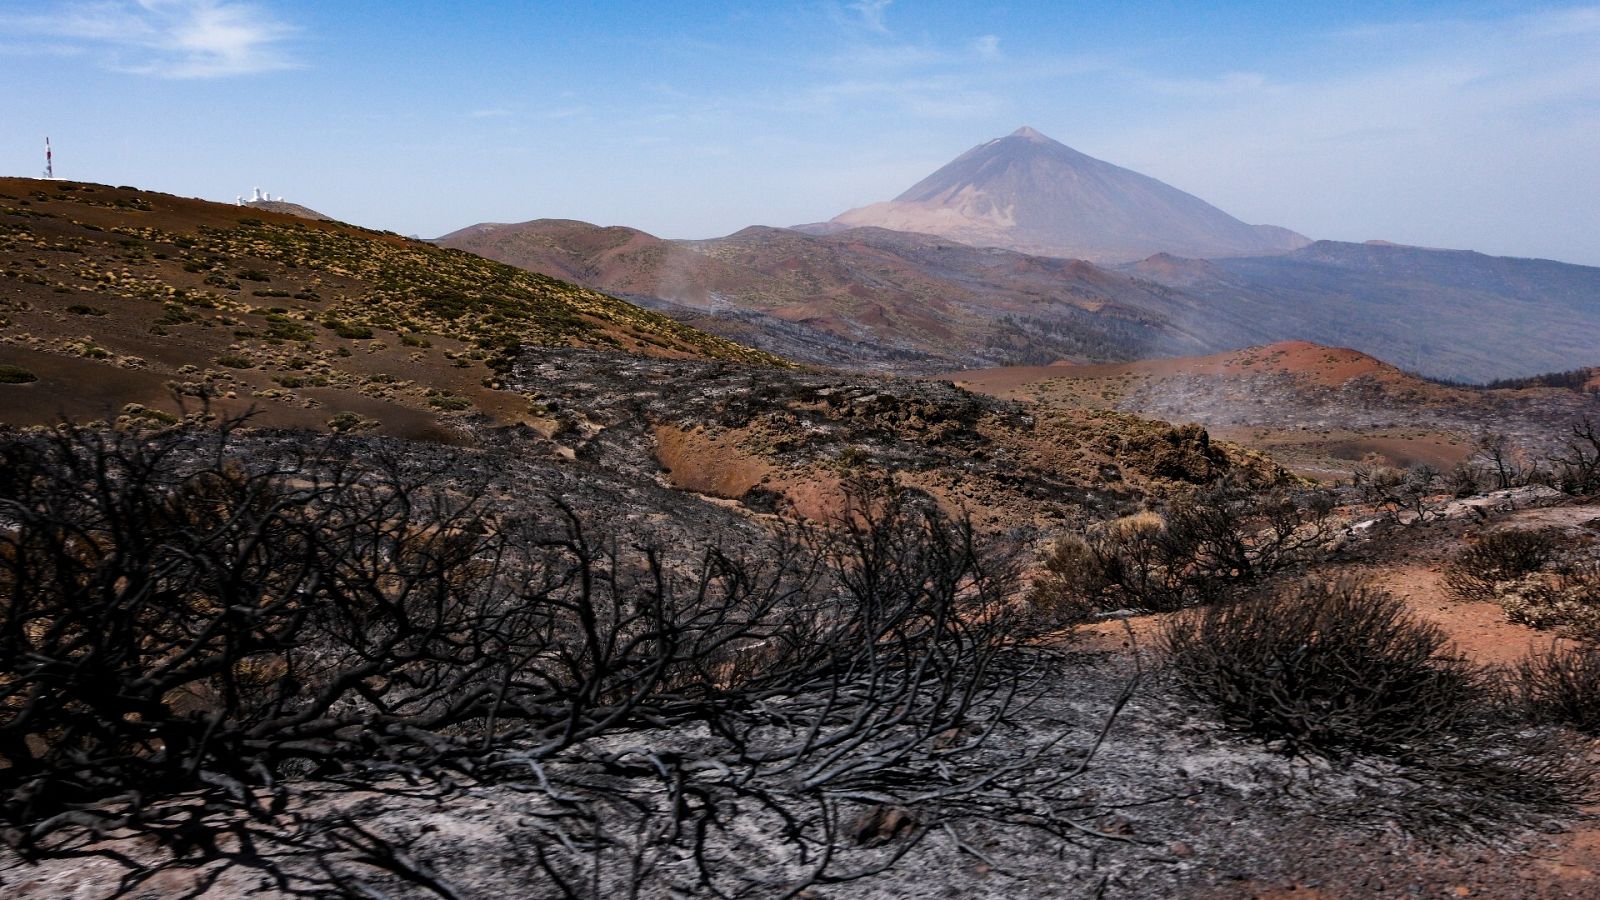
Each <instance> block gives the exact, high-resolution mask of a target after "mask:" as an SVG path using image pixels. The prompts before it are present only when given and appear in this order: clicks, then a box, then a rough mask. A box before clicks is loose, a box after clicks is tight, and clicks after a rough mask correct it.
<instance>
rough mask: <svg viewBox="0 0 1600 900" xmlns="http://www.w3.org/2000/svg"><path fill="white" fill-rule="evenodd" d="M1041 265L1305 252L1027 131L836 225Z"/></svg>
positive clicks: (1291, 240) (1287, 234)
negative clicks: (959, 245)
mask: <svg viewBox="0 0 1600 900" xmlns="http://www.w3.org/2000/svg"><path fill="white" fill-rule="evenodd" d="M833 223H834V224H836V225H842V226H846V227H852V228H855V227H862V226H874V227H878V228H887V229H890V230H893V231H914V232H921V233H923V234H934V235H939V236H940V237H944V238H948V239H950V240H956V241H961V242H963V243H967V244H975V245H977V246H980V247H981V246H987V247H1004V248H1006V249H1008V250H1017V251H1021V252H1023V253H1031V254H1035V255H1039V256H1057V257H1076V258H1080V259H1089V260H1093V261H1096V262H1118V263H1120V262H1133V261H1135V260H1140V259H1144V258H1145V257H1148V256H1150V255H1151V254H1154V253H1160V252H1168V253H1172V254H1174V255H1177V256H1186V257H1191V258H1207V257H1213V256H1256V255H1261V254H1271V253H1284V252H1288V251H1290V250H1294V249H1295V248H1297V247H1302V246H1304V245H1306V244H1307V243H1309V241H1307V240H1306V239H1305V238H1304V237H1301V236H1300V235H1298V234H1295V233H1294V232H1292V231H1288V230H1286V229H1282V228H1273V227H1271V226H1261V225H1247V224H1245V223H1244V222H1241V221H1239V220H1238V219H1235V218H1234V217H1232V216H1230V215H1228V214H1227V213H1225V212H1223V211H1222V210H1220V209H1217V208H1216V207H1214V206H1212V205H1210V204H1208V203H1206V202H1205V201H1203V200H1201V199H1200V198H1198V197H1195V196H1192V195H1190V194H1186V193H1184V192H1183V191H1180V190H1178V189H1177V188H1174V187H1171V186H1169V185H1166V184H1162V183H1161V182H1159V181H1157V180H1155V179H1154V178H1150V177H1148V176H1145V175H1141V174H1139V173H1138V172H1131V171H1129V170H1127V169H1124V168H1121V167H1120V166H1115V165H1112V164H1111V163H1108V162H1105V161H1103V160H1098V159H1095V158H1094V157H1091V156H1087V155H1085V154H1083V153H1079V152H1078V151H1076V150H1073V149H1072V148H1070V147H1067V146H1066V145H1064V144H1061V143H1058V142H1056V141H1054V140H1051V139H1050V138H1048V137H1045V136H1044V135H1043V134H1040V133H1039V132H1038V131H1037V130H1035V129H1034V128H1031V127H1029V126H1027V125H1024V126H1022V127H1021V128H1018V129H1017V130H1016V131H1014V132H1012V133H1011V134H1010V135H1009V136H1007V137H1005V138H999V139H996V140H992V141H988V142H987V143H983V144H979V145H978V146H976V147H974V148H972V149H971V150H968V151H967V152H966V153H963V154H962V155H961V156H959V157H957V158H956V159H955V160H954V161H953V162H951V163H950V164H949V165H946V166H945V167H943V168H941V169H939V170H938V171H937V172H934V173H933V174H932V175H929V176H928V177H927V178H924V179H923V180H921V181H919V182H917V183H916V184H914V185H912V186H911V187H910V189H908V190H907V191H905V192H904V193H902V194H901V195H900V196H898V197H896V198H894V199H893V200H891V201H888V202H886V203H876V204H873V205H871V206H866V207H862V208H860V209H853V210H850V211H848V212H846V213H843V214H841V215H839V216H837V217H835V218H834V219H833Z"/></svg>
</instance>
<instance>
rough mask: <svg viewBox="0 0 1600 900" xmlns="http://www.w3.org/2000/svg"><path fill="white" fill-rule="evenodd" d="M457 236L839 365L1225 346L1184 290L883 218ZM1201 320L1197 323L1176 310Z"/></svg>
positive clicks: (775, 348) (751, 339)
mask: <svg viewBox="0 0 1600 900" xmlns="http://www.w3.org/2000/svg"><path fill="white" fill-rule="evenodd" d="M438 242H439V243H440V244H442V245H444V246H447V247H456V248H460V249H464V250H469V251H471V252H474V253H478V254H481V255H484V256H487V257H490V258H492V259H496V260H500V261H502V262H506V263H510V264H512V265H517V266H521V267H523V268H526V269H530V270H532V271H536V272H543V273H547V274H550V275H555V276H558V277H562V278H569V279H572V280H573V281H576V282H579V283H581V284H585V285H587V286H589V287H592V288H594V289H596V290H603V291H607V292H609V293H614V294H617V295H619V296H624V297H628V298H629V299H632V300H635V301H637V302H640V303H643V304H646V305H650V306H653V307H656V308H661V309H665V310H669V311H671V313H672V314H673V315H674V316H675V317H679V318H681V319H683V320H684V321H688V322H691V323H693V324H694V325H695V326H696V327H699V328H703V329H706V330H709V331H713V332H716V333H718V334H723V335H726V336H729V337H732V338H735V339H737V340H739V341H741V342H748V343H750V344H752V345H755V346H759V347H762V348H764V349H768V350H770V351H772V352H776V353H781V354H783V355H784V356H787V357H790V358H794V359H799V360H804V361H810V362H816V363H825V364H829V365H837V366H847V367H868V368H884V367H888V368H899V369H905V370H910V371H937V370H940V369H947V368H952V367H960V366H985V365H996V364H1001V363H1008V362H1051V361H1054V360H1057V359H1062V358H1072V359H1076V360H1079V361H1090V360H1117V359H1134V358H1138V357H1142V356H1150V355H1167V354H1173V353H1193V352H1197V351H1201V352H1203V351H1204V350H1207V349H1216V348H1219V347H1222V346H1227V345H1226V344H1219V343H1215V342H1213V340H1212V339H1211V337H1210V335H1211V334H1212V332H1215V331H1217V328H1216V327H1215V326H1216V324H1217V323H1215V322H1212V321H1210V317H1209V316H1208V315H1207V314H1206V312H1205V310H1204V309H1203V308H1201V307H1198V306H1196V305H1194V304H1193V303H1192V302H1191V301H1190V300H1189V298H1187V297H1185V296H1183V295H1181V294H1180V293H1177V292H1174V291H1171V290H1168V289H1166V288H1164V287H1162V286H1160V285H1156V284H1153V283H1151V282H1150V281H1147V280H1141V279H1139V278H1136V277H1130V276H1128V275H1126V274H1122V273H1118V272H1113V271H1109V270H1107V269H1104V268H1101V267H1099V266H1095V265H1092V264H1090V263H1087V262H1083V261H1078V260H1068V259H1060V258H1050V257H1034V256H1027V255H1024V254H1020V253H1014V252H1010V251H1006V250H1000V249H994V248H987V249H986V248H977V247H972V246H969V245H966V244H962V243H958V242H955V241H951V240H948V239H944V238H938V237H934V236H929V235H920V234H909V233H904V232H894V231H887V230H884V229H878V228H854V229H843V230H834V231H833V232H832V233H829V234H823V235H808V234H804V233H801V232H798V231H793V230H790V229H781V228H765V227H753V228H747V229H744V230H743V231H740V232H738V233H736V234H732V235H729V236H727V237H723V238H717V239H713V240H704V241H665V240H662V239H660V238H656V237H653V236H651V235H648V234H645V233H644V232H641V231H637V230H634V229H631V228H614V227H613V228H601V227H599V226H595V225H589V224H586V223H582V222H573V221H568V220H538V221H533V222H524V223H520V224H514V225H506V224H483V225H474V226H472V227H470V228H465V229H462V230H460V231H457V232H454V233H452V234H448V235H445V236H444V237H442V238H439V239H438ZM1179 319H1181V320H1184V321H1188V322H1201V323H1204V324H1205V328H1204V329H1202V330H1201V331H1191V330H1188V329H1187V328H1184V327H1177V326H1175V325H1174V324H1173V322H1174V321H1176V320H1179Z"/></svg>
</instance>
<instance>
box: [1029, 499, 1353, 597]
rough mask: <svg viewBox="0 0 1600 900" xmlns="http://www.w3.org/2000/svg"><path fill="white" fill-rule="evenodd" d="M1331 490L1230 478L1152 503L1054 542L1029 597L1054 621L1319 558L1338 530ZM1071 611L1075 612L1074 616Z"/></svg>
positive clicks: (1202, 590)
mask: <svg viewBox="0 0 1600 900" xmlns="http://www.w3.org/2000/svg"><path fill="white" fill-rule="evenodd" d="M1332 509H1333V505H1332V501H1331V498H1330V497H1329V495H1328V494H1326V493H1325V492H1320V491H1308V492H1300V493H1296V492H1290V491H1284V490H1271V491H1260V490H1257V489H1254V488H1251V487H1248V486H1244V485H1239V484H1236V483H1232V482H1229V481H1227V480H1224V481H1222V482H1219V483H1218V484H1216V485H1213V486H1211V487H1209V488H1206V489H1204V490H1198V491H1194V492H1190V493H1185V494H1181V495H1179V496H1177V497H1175V498H1173V499H1172V500H1171V501H1170V502H1169V503H1168V504H1167V506H1166V508H1165V510H1164V515H1162V514H1156V513H1153V512H1145V513H1140V514H1138V515H1133V516H1127V517H1124V518H1122V519H1118V520H1116V521H1114V522H1108V523H1104V524H1102V525H1099V526H1097V527H1095V528H1093V529H1091V530H1090V531H1089V532H1088V533H1087V534H1085V535H1084V536H1083V537H1081V538H1076V537H1066V538H1063V539H1061V540H1059V541H1057V542H1056V544H1055V545H1054V546H1053V547H1052V548H1051V550H1050V552H1049V553H1048V554H1047V555H1046V556H1045V558H1044V559H1043V560H1042V563H1043V566H1044V570H1045V571H1044V573H1043V574H1042V575H1041V576H1040V577H1039V578H1037V579H1036V580H1035V582H1034V591H1033V596H1032V598H1031V599H1032V606H1033V607H1034V609H1035V610H1036V612H1039V613H1042V614H1050V615H1054V616H1057V617H1058V620H1057V621H1056V623H1055V624H1069V623H1070V622H1071V621H1082V620H1084V619H1088V618H1092V617H1093V615H1094V614H1095V613H1096V612H1097V611H1101V610H1104V609H1116V608H1131V609H1139V610H1146V611H1152V612H1167V611H1171V610H1177V609H1182V608H1184V607H1188V606H1195V605H1197V604H1201V603H1208V602H1212V601H1214V600H1217V599H1219V598H1220V597H1222V596H1223V595H1225V594H1226V593H1228V592H1230V591H1233V590H1237V589H1239V588H1241V587H1243V586H1247V585H1250V584H1253V583H1255V582H1257V581H1259V580H1260V579H1261V578H1262V577H1263V576H1266V575H1270V574H1274V573H1278V572H1282V571H1284V570H1286V569H1289V568H1291V567H1293V566H1296V565H1300V564H1302V563H1305V562H1307V561H1310V560H1312V559H1315V558H1317V557H1318V556H1319V555H1320V554H1322V553H1323V552H1324V550H1325V549H1326V548H1327V546H1328V544H1329V540H1330V538H1331V536H1332V528H1331V525H1330V522H1331V520H1330V513H1331V512H1332ZM1072 617H1076V618H1075V619H1074V618H1072Z"/></svg>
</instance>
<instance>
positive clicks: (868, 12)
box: [850, 0, 894, 34]
mask: <svg viewBox="0 0 1600 900" xmlns="http://www.w3.org/2000/svg"><path fill="white" fill-rule="evenodd" d="M893 2H894V0H858V2H856V3H852V4H850V9H851V10H852V11H853V12H855V13H856V15H858V16H860V17H861V24H862V26H863V27H865V28H866V29H867V30H868V31H874V32H877V33H878V34H888V33H889V21H888V19H889V4H891V3H893Z"/></svg>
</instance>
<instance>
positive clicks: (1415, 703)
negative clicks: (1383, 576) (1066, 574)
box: [1161, 581, 1488, 756]
mask: <svg viewBox="0 0 1600 900" xmlns="http://www.w3.org/2000/svg"><path fill="white" fill-rule="evenodd" d="M1161 643H1162V646H1163V648H1164V649H1165V651H1166V653H1167V656H1168V659H1169V664H1170V671H1171V673H1172V675H1173V676H1174V679H1175V681H1176V684H1177V686H1178V687H1179V689H1180V690H1181V691H1182V692H1183V693H1185V694H1186V695H1188V696H1189V697H1190V698H1192V699H1194V700H1197V701H1199V702H1201V703H1204V704H1206V705H1208V706H1211V707H1212V708H1214V709H1215V710H1216V711H1217V713H1218V714H1219V716H1220V717H1221V719H1222V721H1223V722H1225V723H1226V724H1227V725H1228V726H1229V727H1231V728H1233V729H1235V730H1238V731H1241V732H1244V733H1246V734H1250V735H1252V736H1254V737H1256V738H1259V739H1261V740H1265V741H1268V742H1274V743H1278V744H1281V746H1282V747H1283V749H1285V750H1286V751H1287V752H1290V753H1293V754H1297V755H1303V754H1319V755H1327V756H1336V755H1339V754H1342V753H1344V752H1346V751H1377V752H1391V753H1394V752H1403V751H1405V750H1406V749H1408V748H1410V747H1412V746H1415V745H1425V744H1427V743H1428V742H1431V741H1435V740H1437V739H1438V738H1439V736H1440V735H1442V734H1445V733H1448V732H1450V731H1451V730H1452V729H1455V728H1457V727H1458V726H1462V725H1464V724H1466V723H1467V721H1468V720H1469V719H1470V718H1471V716H1472V715H1473V713H1474V712H1475V710H1476V709H1477V708H1478V707H1479V706H1480V702H1479V701H1481V700H1483V699H1485V698H1486V697H1487V696H1488V693H1487V687H1486V684H1485V680H1484V678H1483V676H1482V674H1481V672H1480V671H1479V670H1477V669H1475V668H1474V667H1472V666H1470V665H1469V664H1468V663H1466V662H1465V661H1464V660H1462V659H1460V658H1458V657H1455V656H1452V655H1449V654H1448V653H1447V652H1446V646H1447V637H1446V635H1445V633H1444V632H1443V631H1442V630H1441V629H1440V628H1438V627H1437V626H1435V625H1432V624H1429V623H1425V622H1421V621H1419V620H1417V619H1416V618H1415V617H1414V616H1412V615H1411V614H1410V613H1409V612H1408V611H1407V610H1406V608H1405V605H1404V604H1403V603H1401V602H1400V601H1399V600H1397V599H1395V598H1394V597H1391V596H1390V595H1388V594H1386V593H1383V592H1381V591H1377V590H1373V589H1371V588H1368V587H1365V586H1362V585H1360V584H1358V583H1355V582H1352V581H1336V582H1332V583H1316V582H1306V583H1304V584H1302V585H1301V586H1300V587H1299V588H1298V589H1295V590H1289V591H1285V592H1282V593H1279V594H1276V595H1273V596H1267V597H1262V598H1258V599H1253V600H1246V601H1243V602H1239V603H1234V604H1223V605H1217V606H1211V607H1207V608H1205V609H1201V610H1195V611H1192V612H1189V613H1186V614H1182V615H1179V616H1176V617H1174V618H1173V619H1172V620H1170V621H1169V622H1168V624H1167V625H1166V627H1165V628H1164V630H1163V632H1162V635H1161Z"/></svg>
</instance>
